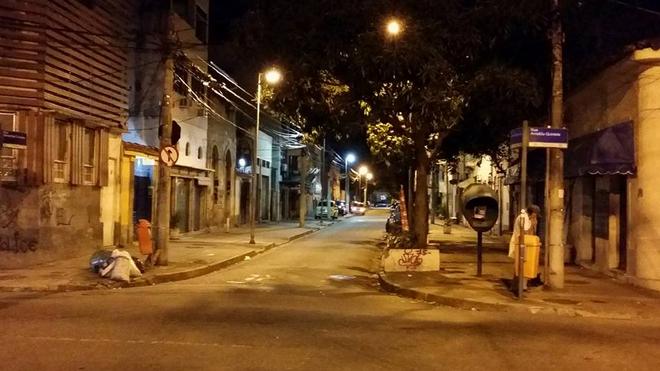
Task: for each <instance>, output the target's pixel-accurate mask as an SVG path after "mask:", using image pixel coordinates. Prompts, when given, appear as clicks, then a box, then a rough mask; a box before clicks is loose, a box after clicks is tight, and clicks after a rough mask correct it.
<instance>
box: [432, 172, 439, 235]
mask: <svg viewBox="0 0 660 371" xmlns="http://www.w3.org/2000/svg"><path fill="white" fill-rule="evenodd" d="M437 201H438V164H437V163H434V164H433V165H431V224H435V210H436V209H437V207H438V206H437Z"/></svg>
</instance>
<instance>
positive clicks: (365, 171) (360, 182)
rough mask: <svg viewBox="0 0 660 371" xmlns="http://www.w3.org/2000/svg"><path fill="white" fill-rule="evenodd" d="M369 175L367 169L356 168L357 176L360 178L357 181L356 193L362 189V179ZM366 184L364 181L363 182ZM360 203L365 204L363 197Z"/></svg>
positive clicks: (362, 167)
mask: <svg viewBox="0 0 660 371" xmlns="http://www.w3.org/2000/svg"><path fill="white" fill-rule="evenodd" d="M368 173H369V168H368V167H366V166H364V165H362V166H360V168H358V175H359V176H360V177H359V179H358V192H359V191H360V188H362V177H364V176H365V175H367V174H368ZM365 182H366V181H365ZM362 202H366V200H365V199H364V196H363V197H362Z"/></svg>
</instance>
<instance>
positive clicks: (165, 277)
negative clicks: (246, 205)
mask: <svg viewBox="0 0 660 371" xmlns="http://www.w3.org/2000/svg"><path fill="white" fill-rule="evenodd" d="M330 226H331V225H328V226H327V227H330ZM327 227H326V228H327ZM321 229H323V228H312V229H309V230H308V231H305V232H302V233H299V234H296V235H293V236H291V237H289V238H287V239H286V241H284V242H281V243H274V242H271V243H269V244H267V245H265V246H264V247H262V248H259V249H255V250H251V251H248V252H245V253H242V254H239V255H236V256H234V257H231V258H229V259H225V260H221V261H218V262H215V263H211V264H207V265H203V266H201V267H196V268H192V269H189V270H185V271H179V272H170V273H161V274H155V275H153V276H152V277H148V278H142V279H138V280H137V281H132V282H115V281H109V282H93V283H89V284H64V285H56V286H38V287H1V286H0V292H13V293H19V292H23V293H25V292H28V293H29V292H31V293H35V292H40V293H56V292H73V291H91V290H107V289H119V288H133V287H146V286H153V285H157V284H161V283H167V282H176V281H183V280H187V279H191V278H196V277H200V276H204V275H207V274H209V273H213V272H216V271H219V270H221V269H224V268H227V267H229V266H232V265H235V264H238V263H240V262H242V261H245V258H252V257H254V256H257V255H260V254H263V253H265V252H266V251H269V250H271V249H273V248H275V247H279V246H283V245H286V244H287V243H290V242H292V241H295V240H298V239H301V238H303V237H306V236H308V235H310V234H312V233H315V232H318V231H320V230H321Z"/></svg>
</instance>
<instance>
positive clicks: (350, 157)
mask: <svg viewBox="0 0 660 371" xmlns="http://www.w3.org/2000/svg"><path fill="white" fill-rule="evenodd" d="M353 162H355V155H354V154H352V153H349V154H347V155H346V160H345V161H344V165H345V169H346V181H345V183H344V188H345V189H346V192H345V193H346V208H347V210H348V212H349V213H350V212H351V187H350V184H349V180H350V179H351V176H350V173H349V171H348V164H350V163H353Z"/></svg>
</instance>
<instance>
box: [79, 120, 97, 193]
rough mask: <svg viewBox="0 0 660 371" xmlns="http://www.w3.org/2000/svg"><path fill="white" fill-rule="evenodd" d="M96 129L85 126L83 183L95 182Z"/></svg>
mask: <svg viewBox="0 0 660 371" xmlns="http://www.w3.org/2000/svg"><path fill="white" fill-rule="evenodd" d="M95 139H96V138H95V136H94V130H93V129H89V128H85V130H84V134H83V158H82V163H83V183H84V184H93V183H94V164H95V163H96V161H95V159H96V145H95V144H96V142H95Z"/></svg>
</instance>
